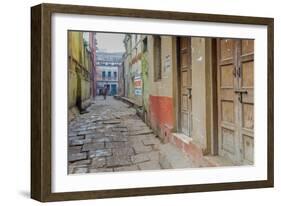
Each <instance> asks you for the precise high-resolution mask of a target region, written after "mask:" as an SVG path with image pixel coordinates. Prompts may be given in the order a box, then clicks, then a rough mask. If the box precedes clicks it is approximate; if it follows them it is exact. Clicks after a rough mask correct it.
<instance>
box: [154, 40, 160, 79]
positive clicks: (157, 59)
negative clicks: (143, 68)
mask: <svg viewBox="0 0 281 206" xmlns="http://www.w3.org/2000/svg"><path fill="white" fill-rule="evenodd" d="M153 37H154V38H153V52H154V55H153V56H154V81H158V80H161V36H153Z"/></svg>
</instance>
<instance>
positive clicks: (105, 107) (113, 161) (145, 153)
mask: <svg viewBox="0 0 281 206" xmlns="http://www.w3.org/2000/svg"><path fill="white" fill-rule="evenodd" d="M161 145H163V143H161V141H160V140H159V139H158V138H157V137H156V136H155V135H154V134H153V131H152V130H151V129H150V128H149V127H148V126H147V125H146V124H145V123H144V122H143V121H142V120H141V119H140V118H139V117H138V116H137V115H136V110H135V109H134V108H131V107H129V106H128V105H127V104H125V103H123V102H121V101H119V100H115V99H114V98H112V97H107V99H106V100H103V98H102V97H97V98H96V100H95V102H94V103H93V104H92V105H91V106H90V107H89V108H88V109H87V112H86V113H84V114H80V115H78V116H77V117H75V118H74V119H73V120H72V121H71V122H70V123H69V131H68V172H69V174H76V173H77V174H78V173H79V174H81V173H93V172H120V171H135V170H154V169H164V168H162V166H161V164H160V162H159V161H160V158H159V156H160V153H159V152H160V151H159V148H160V147H161Z"/></svg>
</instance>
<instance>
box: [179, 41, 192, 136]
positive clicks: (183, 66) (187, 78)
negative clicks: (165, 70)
mask: <svg viewBox="0 0 281 206" xmlns="http://www.w3.org/2000/svg"><path fill="white" fill-rule="evenodd" d="M179 53H180V77H181V78H180V87H181V90H180V91H181V92H180V96H181V115H180V117H181V119H180V128H181V131H182V132H183V133H184V134H185V135H187V136H189V137H191V135H192V69H191V40H190V37H181V38H180V52H179Z"/></svg>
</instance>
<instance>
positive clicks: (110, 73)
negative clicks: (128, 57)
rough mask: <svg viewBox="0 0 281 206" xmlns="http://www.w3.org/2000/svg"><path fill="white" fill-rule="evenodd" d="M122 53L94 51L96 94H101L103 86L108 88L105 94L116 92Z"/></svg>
mask: <svg viewBox="0 0 281 206" xmlns="http://www.w3.org/2000/svg"><path fill="white" fill-rule="evenodd" d="M122 55H123V53H106V52H97V53H96V58H97V60H96V66H97V67H96V74H97V75H96V94H97V95H102V94H103V88H104V87H105V86H106V87H107V88H108V92H107V95H110V96H114V95H117V93H118V68H119V67H120V66H121V65H122Z"/></svg>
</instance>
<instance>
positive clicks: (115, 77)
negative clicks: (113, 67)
mask: <svg viewBox="0 0 281 206" xmlns="http://www.w3.org/2000/svg"><path fill="white" fill-rule="evenodd" d="M113 75H114V80H116V79H117V72H114V73H113Z"/></svg>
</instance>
